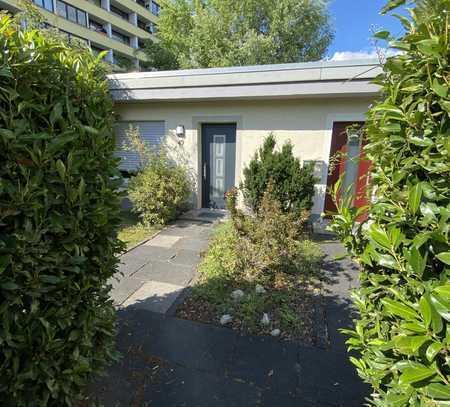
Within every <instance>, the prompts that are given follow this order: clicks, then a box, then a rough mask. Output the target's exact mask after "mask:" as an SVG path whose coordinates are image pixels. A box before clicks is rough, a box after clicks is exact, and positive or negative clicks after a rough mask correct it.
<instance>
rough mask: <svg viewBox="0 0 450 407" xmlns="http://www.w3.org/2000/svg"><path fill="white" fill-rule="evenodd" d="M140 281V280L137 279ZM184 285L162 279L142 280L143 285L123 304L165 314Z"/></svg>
mask: <svg viewBox="0 0 450 407" xmlns="http://www.w3.org/2000/svg"><path fill="white" fill-rule="evenodd" d="M136 281H138V280H136ZM183 288H184V287H183V286H179V285H174V284H168V283H162V282H160V281H147V282H145V283H143V282H141V286H140V287H139V289H138V290H136V291H135V292H134V293H133V294H131V295H130V296H129V297H128V298H127V299H126V301H125V302H124V303H123V304H122V306H123V307H129V306H133V307H135V308H140V309H145V310H148V311H153V312H159V313H161V314H164V313H165V312H166V311H167V310H168V309H169V308H170V306H171V305H172V303H173V302H174V301H175V300H176V298H177V297H178V296H179V295H180V293H181V291H183Z"/></svg>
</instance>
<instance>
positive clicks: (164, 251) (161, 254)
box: [122, 245, 176, 263]
mask: <svg viewBox="0 0 450 407" xmlns="http://www.w3.org/2000/svg"><path fill="white" fill-rule="evenodd" d="M175 253H176V249H174V248H166V247H156V246H144V245H142V246H139V247H137V248H136V249H133V250H132V251H131V252H129V253H127V254H125V255H124V256H122V258H124V257H125V256H127V257H126V259H129V258H131V257H137V258H140V259H145V263H148V262H149V261H151V260H161V261H167V260H169V259H170V258H171V257H173V256H174V255H175ZM124 261H125V260H124ZM125 262H127V261H125Z"/></svg>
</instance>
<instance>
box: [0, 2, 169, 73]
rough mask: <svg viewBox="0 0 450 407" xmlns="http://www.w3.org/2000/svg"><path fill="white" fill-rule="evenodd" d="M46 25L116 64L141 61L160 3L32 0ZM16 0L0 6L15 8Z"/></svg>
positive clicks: (152, 30) (7, 8) (154, 28)
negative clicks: (84, 43) (144, 42)
mask: <svg viewBox="0 0 450 407" xmlns="http://www.w3.org/2000/svg"><path fill="white" fill-rule="evenodd" d="M33 3H34V4H35V5H37V6H38V7H39V10H40V11H41V13H42V15H43V16H44V17H45V19H46V20H47V23H48V24H49V25H50V26H53V27H56V28H58V29H59V30H60V31H61V32H63V33H65V34H67V35H68V36H69V38H78V39H81V40H84V41H86V42H87V43H88V44H89V46H90V47H91V48H92V50H93V51H94V52H100V51H103V50H108V54H107V56H106V60H107V61H108V62H111V63H113V64H117V65H119V66H123V67H126V66H130V67H132V66H134V67H136V68H138V67H139V64H140V62H145V60H146V57H145V54H144V53H143V52H142V51H140V48H142V41H143V40H145V39H147V38H153V35H154V34H155V33H156V30H157V22H158V15H159V12H160V10H161V8H160V5H159V4H158V2H157V1H154V0H33ZM20 8H21V3H20V1H18V0H0V9H6V10H9V11H11V12H13V13H15V12H17V11H19V10H20Z"/></svg>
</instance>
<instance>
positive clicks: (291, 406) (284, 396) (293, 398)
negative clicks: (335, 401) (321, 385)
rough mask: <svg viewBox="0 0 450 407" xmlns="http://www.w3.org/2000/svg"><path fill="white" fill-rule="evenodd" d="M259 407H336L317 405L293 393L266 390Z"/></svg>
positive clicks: (326, 404)
mask: <svg viewBox="0 0 450 407" xmlns="http://www.w3.org/2000/svg"><path fill="white" fill-rule="evenodd" d="M258 407H335V406H334V405H332V404H328V403H323V402H322V403H320V404H318V403H316V402H314V401H311V400H305V399H304V398H302V397H301V396H299V395H298V394H292V393H284V392H281V393H277V392H275V391H273V390H272V389H270V390H265V391H264V392H263V394H262V400H261V404H260V405H258Z"/></svg>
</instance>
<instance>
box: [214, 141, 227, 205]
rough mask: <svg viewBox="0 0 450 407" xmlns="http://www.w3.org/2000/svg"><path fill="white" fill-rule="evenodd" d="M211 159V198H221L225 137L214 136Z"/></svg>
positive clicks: (223, 181)
mask: <svg viewBox="0 0 450 407" xmlns="http://www.w3.org/2000/svg"><path fill="white" fill-rule="evenodd" d="M213 143H214V146H213V157H212V159H213V160H212V161H213V162H212V163H213V165H212V168H213V174H212V186H213V191H212V196H213V197H214V198H223V195H224V194H225V135H222V134H221V135H219V134H214V136H213Z"/></svg>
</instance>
